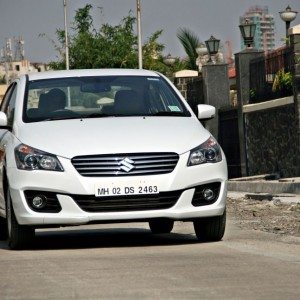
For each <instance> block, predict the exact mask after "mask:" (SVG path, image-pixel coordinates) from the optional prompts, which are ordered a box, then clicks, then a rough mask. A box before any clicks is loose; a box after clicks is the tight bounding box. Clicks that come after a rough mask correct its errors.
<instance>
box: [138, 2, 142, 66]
mask: <svg viewBox="0 0 300 300" xmlns="http://www.w3.org/2000/svg"><path fill="white" fill-rule="evenodd" d="M136 14H137V34H138V55H139V69H143V53H142V28H141V0H136Z"/></svg>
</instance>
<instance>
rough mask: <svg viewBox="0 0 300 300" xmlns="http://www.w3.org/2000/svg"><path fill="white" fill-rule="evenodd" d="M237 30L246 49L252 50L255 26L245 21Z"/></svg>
mask: <svg viewBox="0 0 300 300" xmlns="http://www.w3.org/2000/svg"><path fill="white" fill-rule="evenodd" d="M239 28H240V31H241V34H242V37H243V40H244V44H245V46H246V47H247V48H246V49H247V50H249V49H252V48H253V47H252V46H253V42H254V35H255V29H256V24H254V23H251V22H250V21H249V20H248V19H246V20H245V22H244V23H243V24H241V25H239Z"/></svg>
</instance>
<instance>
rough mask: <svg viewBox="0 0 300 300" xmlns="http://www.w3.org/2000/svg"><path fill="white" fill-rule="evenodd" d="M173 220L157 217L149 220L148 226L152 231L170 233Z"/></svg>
mask: <svg viewBox="0 0 300 300" xmlns="http://www.w3.org/2000/svg"><path fill="white" fill-rule="evenodd" d="M173 226H174V221H173V220H168V219H157V220H151V221H149V227H150V229H151V231H152V233H155V234H160V233H170V232H171V231H172V229H173Z"/></svg>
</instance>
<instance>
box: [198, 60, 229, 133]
mask: <svg viewBox="0 0 300 300" xmlns="http://www.w3.org/2000/svg"><path fill="white" fill-rule="evenodd" d="M202 76H203V92H204V103H205V104H209V105H212V106H214V107H215V108H216V116H215V118H214V119H212V120H210V121H207V122H206V124H205V127H206V128H207V129H208V130H209V131H210V132H211V133H212V135H213V136H214V137H215V138H216V139H218V138H219V115H218V110H219V109H220V108H224V107H228V106H229V105H230V98H229V91H230V86H229V77H228V65H227V64H207V65H204V66H203V67H202Z"/></svg>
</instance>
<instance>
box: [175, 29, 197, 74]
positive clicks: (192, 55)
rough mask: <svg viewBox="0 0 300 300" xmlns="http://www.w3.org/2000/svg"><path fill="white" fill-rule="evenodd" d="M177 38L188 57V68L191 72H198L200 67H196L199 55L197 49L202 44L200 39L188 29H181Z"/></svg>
mask: <svg viewBox="0 0 300 300" xmlns="http://www.w3.org/2000/svg"><path fill="white" fill-rule="evenodd" d="M177 37H178V39H179V41H180V43H181V44H182V46H183V48H184V50H185V53H186V55H187V57H188V61H187V67H188V68H189V69H191V70H196V71H198V66H197V65H196V60H197V57H198V54H197V52H196V49H197V47H198V46H199V44H200V40H199V38H198V37H197V36H196V34H194V33H193V32H192V31H191V30H189V29H187V28H180V29H179V30H178V33H177Z"/></svg>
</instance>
